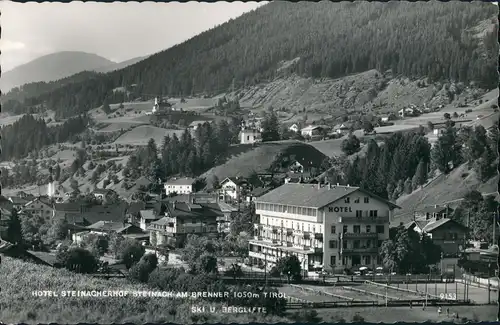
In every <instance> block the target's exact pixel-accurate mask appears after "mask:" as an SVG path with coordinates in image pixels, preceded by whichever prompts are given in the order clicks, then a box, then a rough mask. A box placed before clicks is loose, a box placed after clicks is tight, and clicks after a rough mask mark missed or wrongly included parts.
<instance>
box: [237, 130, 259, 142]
mask: <svg viewBox="0 0 500 325" xmlns="http://www.w3.org/2000/svg"><path fill="white" fill-rule="evenodd" d="M261 141H262V134H261V132H260V131H258V130H256V129H244V130H241V132H240V143H241V144H252V143H256V142H261Z"/></svg>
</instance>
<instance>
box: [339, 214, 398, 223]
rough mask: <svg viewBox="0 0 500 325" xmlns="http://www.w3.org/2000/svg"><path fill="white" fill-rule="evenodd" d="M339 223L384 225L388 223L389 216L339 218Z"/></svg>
mask: <svg viewBox="0 0 500 325" xmlns="http://www.w3.org/2000/svg"><path fill="white" fill-rule="evenodd" d="M339 223H344V224H353V223H355V224H386V223H389V216H378V217H339Z"/></svg>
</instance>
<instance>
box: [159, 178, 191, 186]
mask: <svg viewBox="0 0 500 325" xmlns="http://www.w3.org/2000/svg"><path fill="white" fill-rule="evenodd" d="M194 182H196V180H195V179H194V178H190V177H183V178H171V179H169V180H168V181H166V182H165V185H193V183H194Z"/></svg>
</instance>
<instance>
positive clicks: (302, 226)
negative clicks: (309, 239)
mask: <svg viewBox="0 0 500 325" xmlns="http://www.w3.org/2000/svg"><path fill="white" fill-rule="evenodd" d="M302 231H304V223H302Z"/></svg>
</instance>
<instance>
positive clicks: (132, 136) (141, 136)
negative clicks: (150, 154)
mask: <svg viewBox="0 0 500 325" xmlns="http://www.w3.org/2000/svg"><path fill="white" fill-rule="evenodd" d="M182 132H184V131H183V130H167V129H162V128H158V127H154V126H151V125H141V126H138V127H136V128H133V129H132V130H130V131H128V132H126V133H124V134H122V135H121V136H120V137H119V138H118V139H116V140H115V142H114V144H129V145H135V146H141V145H146V144H147V143H148V141H149V139H151V138H153V139H154V140H155V142H156V144H157V145H161V143H162V142H163V138H164V137H165V136H166V135H170V136H172V135H174V134H177V136H180V135H181V134H182Z"/></svg>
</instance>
